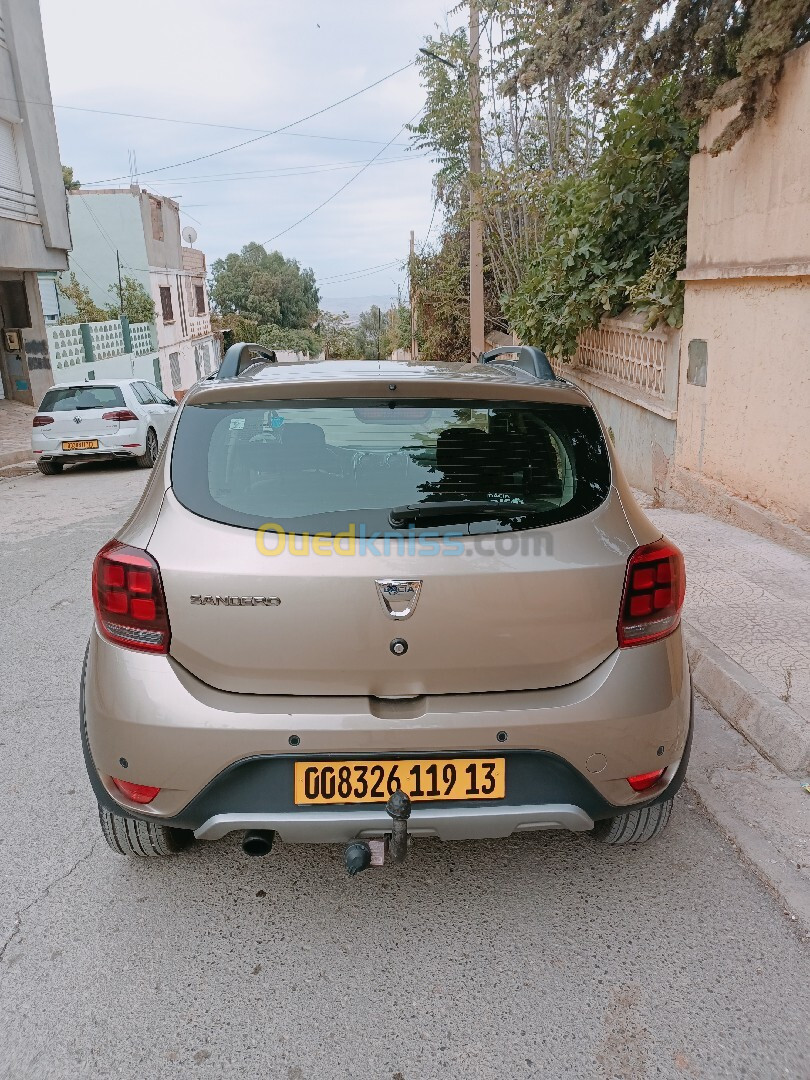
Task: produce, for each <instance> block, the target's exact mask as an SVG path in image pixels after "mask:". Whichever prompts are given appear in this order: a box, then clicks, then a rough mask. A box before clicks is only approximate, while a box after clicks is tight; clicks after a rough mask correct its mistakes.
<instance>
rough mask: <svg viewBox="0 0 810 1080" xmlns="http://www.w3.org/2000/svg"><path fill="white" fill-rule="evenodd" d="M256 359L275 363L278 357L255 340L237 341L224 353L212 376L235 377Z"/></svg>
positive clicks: (219, 377) (221, 377) (216, 377)
mask: <svg viewBox="0 0 810 1080" xmlns="http://www.w3.org/2000/svg"><path fill="white" fill-rule="evenodd" d="M257 361H258V362H259V363H262V362H264V363H266V364H277V363H278V357H277V356H276V354H275V352H274V351H273V350H272V349H268V348H267V347H266V346H265V345H257V344H256V342H255V341H237V342H236V343H235V344H233V345H231V347H230V348H229V349H228V351H227V352H226V353H225V356H224V357H223V358H222V363H221V364H220V365H219V371H217V372H216V374H215V375H214V378H215V379H217V380H218V379H235V378H236V377H237V375H241V374H242V372H243V371H245V370H246V369H247V368H249V367H250V366H251V365H252V364H254V363H256V362H257Z"/></svg>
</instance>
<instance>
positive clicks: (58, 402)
mask: <svg viewBox="0 0 810 1080" xmlns="http://www.w3.org/2000/svg"><path fill="white" fill-rule="evenodd" d="M125 404H126V402H125V401H124V395H123V394H122V392H121V387H120V386H62V387H56V388H55V389H53V390H49V391H48V392H47V394H46V395H45V397H44V398H43V399H42V403H41V404H40V406H39V411H40V412H73V411H74V410H75V409H116V408H120V407H121V406H122V405H125Z"/></svg>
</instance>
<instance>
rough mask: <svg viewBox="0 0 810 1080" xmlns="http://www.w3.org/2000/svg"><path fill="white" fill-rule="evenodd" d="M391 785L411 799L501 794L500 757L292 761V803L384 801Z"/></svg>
mask: <svg viewBox="0 0 810 1080" xmlns="http://www.w3.org/2000/svg"><path fill="white" fill-rule="evenodd" d="M397 788H402V790H403V791H404V792H405V793H406V794H407V795H409V796H410V797H411V799H413V801H414V802H436V801H439V800H444V799H459V800H467V799H470V800H471V799H502V798H504V796H505V794H506V759H505V758H502V757H501V758H499V757H493V758H451V759H448V758H439V759H436V760H433V759H430V758H416V759H412V760H399V761H296V763H295V803H296V806H315V805H323V804H324V803H375V802H379V803H384V802H387V801H388V799H389V797H390V795H391V793H392V792H393V791H395V790H396V789H397Z"/></svg>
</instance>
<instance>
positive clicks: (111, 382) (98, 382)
mask: <svg viewBox="0 0 810 1080" xmlns="http://www.w3.org/2000/svg"><path fill="white" fill-rule="evenodd" d="M134 382H149V380H148V379H83V380H82V381H81V382H60V383H54V384H53V386H49V387H48V390H78V389H84V387H86V386H129V385H130V384H131V383H134ZM46 393H47V391H46Z"/></svg>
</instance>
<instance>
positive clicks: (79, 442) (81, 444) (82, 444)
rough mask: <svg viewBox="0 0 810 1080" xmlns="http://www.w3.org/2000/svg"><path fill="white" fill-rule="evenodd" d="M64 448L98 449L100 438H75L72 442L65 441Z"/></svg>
mask: <svg viewBox="0 0 810 1080" xmlns="http://www.w3.org/2000/svg"><path fill="white" fill-rule="evenodd" d="M62 449H63V450H98V439H73V441H72V442H63V443H62Z"/></svg>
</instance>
